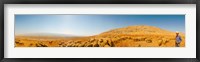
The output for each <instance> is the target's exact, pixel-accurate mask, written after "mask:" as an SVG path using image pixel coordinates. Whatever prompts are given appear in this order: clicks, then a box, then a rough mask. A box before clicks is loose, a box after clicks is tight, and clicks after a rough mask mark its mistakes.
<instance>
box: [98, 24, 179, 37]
mask: <svg viewBox="0 0 200 62" xmlns="http://www.w3.org/2000/svg"><path fill="white" fill-rule="evenodd" d="M107 34H112V35H113V34H127V35H134V34H159V35H174V34H175V32H172V31H168V30H164V29H161V28H158V27H154V26H147V25H137V26H128V27H123V28H117V29H113V30H110V31H107V32H103V33H101V34H100V35H107ZM180 34H181V35H182V33H180Z"/></svg>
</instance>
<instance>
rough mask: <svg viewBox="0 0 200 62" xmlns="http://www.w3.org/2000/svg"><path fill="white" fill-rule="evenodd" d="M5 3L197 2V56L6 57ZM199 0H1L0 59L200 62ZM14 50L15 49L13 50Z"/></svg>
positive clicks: (5, 61) (17, 61)
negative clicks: (199, 36)
mask: <svg viewBox="0 0 200 62" xmlns="http://www.w3.org/2000/svg"><path fill="white" fill-rule="evenodd" d="M4 4H196V7H197V13H196V16H197V19H196V21H197V31H196V32H197V37H196V38H197V39H196V43H197V44H196V58H4ZM198 7H200V1H198V0H0V12H1V14H0V29H1V30H0V35H1V37H0V40H1V41H0V61H2V62H200V49H199V48H200V42H198V41H200V39H199V38H198V35H199V33H198V30H199V29H200V27H199V25H198V24H199V23H200V22H198V21H199V18H198V16H199V8H198ZM13 52H14V51H13Z"/></svg>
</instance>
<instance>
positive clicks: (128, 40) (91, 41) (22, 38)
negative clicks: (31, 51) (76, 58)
mask: <svg viewBox="0 0 200 62" xmlns="http://www.w3.org/2000/svg"><path fill="white" fill-rule="evenodd" d="M179 35H180V36H181V38H182V42H181V44H180V47H185V34H184V33H180V34H179ZM175 37H176V32H172V31H168V30H165V29H162V28H159V27H155V26H147V25H134V26H126V27H121V28H115V29H111V30H109V31H105V32H102V33H99V34H98V35H93V36H82V37H81V36H71V37H66V36H39V35H38V36H37V35H15V47H175Z"/></svg>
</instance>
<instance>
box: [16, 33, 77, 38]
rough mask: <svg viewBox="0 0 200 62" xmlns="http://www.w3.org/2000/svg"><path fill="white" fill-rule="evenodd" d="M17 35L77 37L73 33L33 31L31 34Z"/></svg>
mask: <svg viewBox="0 0 200 62" xmlns="http://www.w3.org/2000/svg"><path fill="white" fill-rule="evenodd" d="M17 36H49V37H77V36H76V35H71V34H56V33H31V34H20V35H17Z"/></svg>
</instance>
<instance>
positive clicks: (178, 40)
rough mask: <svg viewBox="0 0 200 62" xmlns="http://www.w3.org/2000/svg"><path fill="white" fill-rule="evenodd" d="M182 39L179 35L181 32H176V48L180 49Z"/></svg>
mask: <svg viewBox="0 0 200 62" xmlns="http://www.w3.org/2000/svg"><path fill="white" fill-rule="evenodd" d="M181 41H182V39H181V36H180V35H179V32H176V47H180V43H181Z"/></svg>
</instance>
